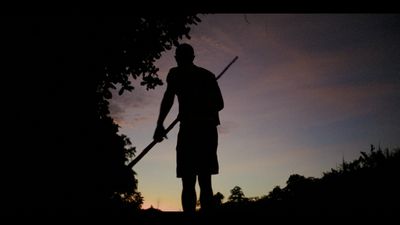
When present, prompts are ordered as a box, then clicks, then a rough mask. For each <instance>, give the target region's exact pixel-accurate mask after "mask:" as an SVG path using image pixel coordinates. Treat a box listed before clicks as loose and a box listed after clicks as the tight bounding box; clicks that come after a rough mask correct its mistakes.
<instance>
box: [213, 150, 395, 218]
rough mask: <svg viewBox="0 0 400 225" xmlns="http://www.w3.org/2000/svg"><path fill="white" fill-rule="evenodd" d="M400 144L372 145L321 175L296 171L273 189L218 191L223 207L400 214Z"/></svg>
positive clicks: (264, 212)
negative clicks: (266, 191)
mask: <svg viewBox="0 0 400 225" xmlns="http://www.w3.org/2000/svg"><path fill="white" fill-rule="evenodd" d="M399 177H400V148H395V149H392V150H389V149H385V150H383V149H381V147H378V149H376V147H375V146H374V145H371V149H370V152H369V153H367V152H361V155H360V157H359V158H358V159H355V160H353V161H351V162H346V161H344V160H343V162H342V164H341V165H340V166H339V167H338V168H336V169H331V171H329V172H325V173H323V176H322V177H321V178H314V177H304V176H302V175H299V174H293V175H291V176H290V177H289V179H288V180H287V182H286V187H284V188H281V187H279V186H276V187H275V188H274V189H273V190H272V191H270V192H269V194H268V195H266V196H262V197H255V198H247V197H245V195H244V193H243V191H242V190H241V188H240V187H239V186H236V187H234V188H233V189H232V190H231V195H230V196H229V198H228V201H226V202H225V203H223V202H222V200H223V198H224V196H223V195H222V194H221V193H219V192H218V193H217V194H216V195H215V199H216V201H217V205H218V210H217V211H218V212H220V213H224V212H225V213H229V214H232V213H235V212H237V213H240V214H241V215H243V214H247V215H249V214H250V215H251V214H252V213H255V214H256V215H257V216H328V217H331V216H334V217H336V216H352V217H354V216H356V217H358V216H360V218H365V217H370V216H383V218H385V217H387V216H389V217H392V216H395V215H396V213H398V212H399V208H400V207H399V200H400V183H399V182H398V178H399Z"/></svg>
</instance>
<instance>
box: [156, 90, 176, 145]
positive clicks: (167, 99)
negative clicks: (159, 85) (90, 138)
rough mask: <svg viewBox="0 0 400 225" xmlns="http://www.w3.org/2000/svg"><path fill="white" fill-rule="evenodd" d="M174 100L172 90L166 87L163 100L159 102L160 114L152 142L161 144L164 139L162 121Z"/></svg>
mask: <svg viewBox="0 0 400 225" xmlns="http://www.w3.org/2000/svg"><path fill="white" fill-rule="evenodd" d="M174 98H175V93H174V91H173V90H172V88H171V87H170V86H169V85H168V86H167V90H166V91H165V93H164V96H163V99H162V101H161V106H160V113H159V115H158V119H157V127H156V130H155V132H154V136H153V138H154V140H157V141H158V142H161V141H162V140H163V139H164V137H166V134H165V128H164V120H165V118H166V117H167V115H168V113H169V111H170V110H171V108H172V105H173V104H174Z"/></svg>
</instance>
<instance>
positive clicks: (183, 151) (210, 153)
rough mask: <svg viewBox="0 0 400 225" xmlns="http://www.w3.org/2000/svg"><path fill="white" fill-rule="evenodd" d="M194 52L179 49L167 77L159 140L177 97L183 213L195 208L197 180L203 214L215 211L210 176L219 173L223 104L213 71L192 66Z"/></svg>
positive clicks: (183, 46) (157, 133)
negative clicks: (213, 209) (219, 131)
mask: <svg viewBox="0 0 400 225" xmlns="http://www.w3.org/2000/svg"><path fill="white" fill-rule="evenodd" d="M194 57H195V56H194V50H193V48H192V46H190V45H188V44H181V45H179V46H178V47H177V48H176V51H175V59H176V62H177V64H178V66H177V67H174V68H172V69H171V70H170V71H169V73H168V76H167V89H166V91H165V93H164V97H163V99H162V102H161V107H160V114H159V117H158V120H157V128H156V130H155V133H154V139H155V140H156V141H162V140H163V138H164V137H166V136H165V128H164V125H163V123H164V120H165V118H166V116H167V114H168V113H169V111H170V109H171V107H172V105H173V103H174V97H175V95H176V96H177V97H178V102H179V116H178V117H179V120H180V128H179V134H178V141H177V146H176V159H177V167H176V173H177V177H179V178H182V186H183V188H182V199H181V200H182V207H183V211H184V212H188V213H194V212H195V209H196V200H197V196H196V190H195V185H196V178H197V179H198V181H199V186H200V204H201V210H202V211H205V212H207V211H210V210H211V209H212V208H213V190H212V185H211V175H212V174H218V170H219V167H218V158H217V146H218V132H217V126H218V125H219V124H220V120H219V115H218V112H219V111H220V110H222V109H223V107H224V102H223V98H222V95H221V91H220V89H219V86H218V83H217V81H216V78H215V75H214V74H213V73H211V72H210V71H208V70H206V69H203V68H201V67H198V66H196V65H194V64H193V60H194Z"/></svg>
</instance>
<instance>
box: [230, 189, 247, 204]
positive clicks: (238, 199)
mask: <svg viewBox="0 0 400 225" xmlns="http://www.w3.org/2000/svg"><path fill="white" fill-rule="evenodd" d="M228 200H229V201H230V202H234V203H242V202H245V201H246V200H247V199H246V197H245V195H244V193H243V191H242V188H241V187H239V186H235V187H234V188H233V189H232V190H231V195H230V196H229V198H228Z"/></svg>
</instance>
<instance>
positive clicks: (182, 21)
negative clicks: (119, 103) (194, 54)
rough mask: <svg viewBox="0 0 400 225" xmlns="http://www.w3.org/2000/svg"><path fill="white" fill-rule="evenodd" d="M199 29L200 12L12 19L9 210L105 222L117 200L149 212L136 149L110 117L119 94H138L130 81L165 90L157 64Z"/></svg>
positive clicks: (8, 24)
mask: <svg viewBox="0 0 400 225" xmlns="http://www.w3.org/2000/svg"><path fill="white" fill-rule="evenodd" d="M196 22H199V19H198V18H197V17H196V16H195V15H172V16H167V15H161V16H155V15H151V14H150V15H137V16H124V17H120V16H119V17H96V16H93V17H91V16H86V17H81V16H65V17H62V16H60V17H5V18H4V19H3V20H2V21H1V22H0V23H1V24H0V25H1V27H2V36H1V37H0V38H1V40H0V41H1V43H2V52H1V53H0V54H2V59H3V60H2V67H1V70H2V71H3V74H4V76H2V78H1V79H2V83H3V84H8V85H7V87H4V88H3V89H2V96H4V97H5V100H4V105H5V108H6V110H4V111H5V115H3V120H4V121H6V122H5V123H4V126H3V129H4V131H5V132H3V139H4V140H5V141H4V142H3V146H4V151H2V156H3V157H2V159H6V162H5V163H2V164H1V172H2V174H1V175H2V178H3V180H2V188H1V190H0V194H1V197H2V203H1V204H2V205H1V208H2V209H4V210H2V212H3V213H5V214H17V215H27V214H28V215H32V214H34V215H42V214H57V215H58V214H62V215H72V214H80V215H81V214H84V215H90V214H91V213H92V214H93V215H102V212H103V214H107V213H110V212H116V213H118V208H121V207H122V208H124V206H123V204H118V202H121V201H119V200H116V199H121V198H126V199H125V200H126V201H122V202H129V201H131V199H135V200H134V201H131V202H135V201H136V203H135V204H139V205H140V204H141V203H140V201H141V200H140V199H141V198H140V197H138V196H140V193H137V191H136V188H137V186H136V183H137V180H136V178H135V176H134V174H135V173H134V172H133V171H132V170H131V169H129V168H127V167H126V166H125V163H126V162H127V159H128V157H129V156H132V154H134V150H135V149H134V148H133V147H132V146H131V142H130V141H129V139H128V138H127V137H126V136H124V135H121V134H118V131H119V130H118V125H117V124H115V122H114V121H113V119H112V118H110V116H109V109H108V105H109V103H108V100H109V99H111V98H112V94H111V91H110V90H111V89H113V88H116V87H117V86H118V87H120V89H119V93H120V94H123V92H124V91H131V90H133V86H132V84H131V83H130V80H129V79H130V78H133V79H138V78H140V79H141V85H145V86H146V87H147V88H148V89H151V88H154V87H156V86H157V85H161V84H162V82H161V80H160V79H159V78H158V77H157V71H158V69H157V68H156V67H155V66H154V62H155V60H156V59H158V58H159V57H160V56H161V52H162V51H165V50H168V49H170V48H171V47H172V46H173V45H174V44H176V43H177V42H178V40H179V39H180V38H182V37H183V35H185V36H188V33H189V30H190V29H189V27H188V26H189V25H194V24H195V23H196ZM3 175H4V176H3ZM21 193H26V194H21ZM133 208H135V207H133ZM136 208H137V207H136ZM111 209H112V210H111ZM114 209H116V210H114ZM88 212H91V213H88Z"/></svg>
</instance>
